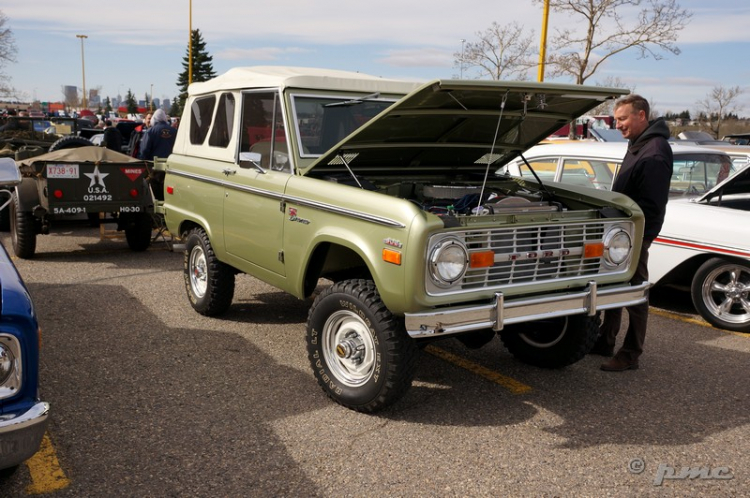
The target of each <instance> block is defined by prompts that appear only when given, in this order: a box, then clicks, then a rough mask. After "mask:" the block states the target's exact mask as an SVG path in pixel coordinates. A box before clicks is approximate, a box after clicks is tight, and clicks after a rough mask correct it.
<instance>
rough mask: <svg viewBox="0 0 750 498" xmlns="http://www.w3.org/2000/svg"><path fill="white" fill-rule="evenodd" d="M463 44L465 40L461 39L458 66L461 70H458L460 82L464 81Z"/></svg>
mask: <svg viewBox="0 0 750 498" xmlns="http://www.w3.org/2000/svg"><path fill="white" fill-rule="evenodd" d="M464 43H466V39H464V38H461V63H460V64H459V66H460V67H461V69H460V70H459V71H460V74H461V76H459V78H458V79H460V80H462V79H464Z"/></svg>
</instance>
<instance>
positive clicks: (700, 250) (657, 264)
mask: <svg viewBox="0 0 750 498" xmlns="http://www.w3.org/2000/svg"><path fill="white" fill-rule="evenodd" d="M648 270H649V279H650V280H651V281H652V282H653V283H655V284H661V285H667V284H672V285H678V286H686V287H689V288H690V290H691V295H692V298H693V304H694V305H695V308H696V309H697V311H698V313H700V315H701V316H702V317H703V318H704V319H705V320H706V321H708V322H709V323H711V324H712V325H714V326H715V327H719V328H722V329H726V330H732V331H737V332H750V296H749V295H748V294H750V166H745V167H744V168H743V169H741V170H740V171H739V172H737V173H736V174H734V175H733V176H731V177H730V178H728V179H727V180H725V181H724V182H722V183H720V184H719V185H717V186H716V187H714V188H713V189H712V190H710V191H709V192H707V193H706V194H704V195H703V196H701V197H694V198H692V199H686V198H680V199H672V200H670V201H669V203H668V204H667V213H666V216H665V219H664V226H663V227H662V229H661V233H660V234H659V236H658V237H657V239H656V240H655V241H654V244H653V245H652V246H651V249H650V251H649V262H648Z"/></svg>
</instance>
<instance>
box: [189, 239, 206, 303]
mask: <svg viewBox="0 0 750 498" xmlns="http://www.w3.org/2000/svg"><path fill="white" fill-rule="evenodd" d="M188 272H189V274H190V287H191V288H192V289H193V293H194V294H195V295H196V297H199V298H201V297H203V296H205V295H206V289H208V268H207V265H206V255H205V253H204V252H203V249H201V248H200V247H199V246H195V247H193V250H192V251H190V259H189V260H188Z"/></svg>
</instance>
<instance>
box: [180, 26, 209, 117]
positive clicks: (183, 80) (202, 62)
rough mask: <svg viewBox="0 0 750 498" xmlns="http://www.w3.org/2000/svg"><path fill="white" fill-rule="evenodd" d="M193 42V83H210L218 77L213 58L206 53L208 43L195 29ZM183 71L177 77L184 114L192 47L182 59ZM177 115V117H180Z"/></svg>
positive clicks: (181, 107)
mask: <svg viewBox="0 0 750 498" xmlns="http://www.w3.org/2000/svg"><path fill="white" fill-rule="evenodd" d="M192 42H193V64H192V66H193V67H192V70H193V74H192V77H193V79H192V82H193V83H198V82H201V81H208V80H210V79H211V78H213V77H215V76H216V73H215V72H214V66H213V62H212V61H213V59H214V58H213V56H212V55H209V54H208V51H206V42H205V41H203V36H201V32H200V30H199V29H194V30H193V33H192ZM182 67H183V71H182V72H181V73H180V75H179V76H178V77H177V87H178V88H179V89H180V95H179V97H178V98H177V99H178V101H179V104H178V105H179V110H180V113H179V114H182V109H184V107H185V101H186V100H187V87H188V77H189V76H190V75H189V74H188V73H189V68H190V47H188V48H187V49H186V51H185V57H183V58H182ZM179 114H177V115H179Z"/></svg>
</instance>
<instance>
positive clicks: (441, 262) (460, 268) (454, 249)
mask: <svg viewBox="0 0 750 498" xmlns="http://www.w3.org/2000/svg"><path fill="white" fill-rule="evenodd" d="M468 263H469V256H468V253H467V252H466V248H465V247H464V246H463V244H461V243H460V242H459V241H458V240H457V239H446V240H444V241H442V242H441V243H439V244H438V245H437V246H435V248H434V249H433V250H432V255H431V257H430V273H431V274H432V278H433V279H434V280H435V282H436V283H438V284H440V285H448V284H452V283H453V282H455V281H456V280H458V279H459V278H461V277H463V275H464V272H466V266H467V265H468Z"/></svg>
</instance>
